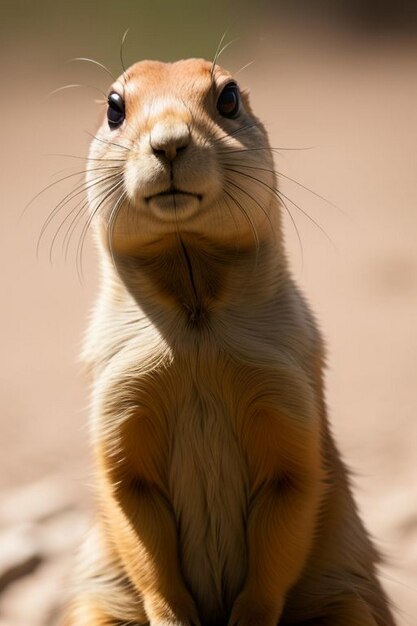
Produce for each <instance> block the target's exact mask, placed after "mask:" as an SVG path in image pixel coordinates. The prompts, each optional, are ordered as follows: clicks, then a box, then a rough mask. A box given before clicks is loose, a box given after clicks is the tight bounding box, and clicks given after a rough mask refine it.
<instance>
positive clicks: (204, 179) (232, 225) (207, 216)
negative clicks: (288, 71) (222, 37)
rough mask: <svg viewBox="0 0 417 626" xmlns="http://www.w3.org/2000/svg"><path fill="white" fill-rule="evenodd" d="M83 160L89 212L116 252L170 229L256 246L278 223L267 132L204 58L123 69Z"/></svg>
mask: <svg viewBox="0 0 417 626" xmlns="http://www.w3.org/2000/svg"><path fill="white" fill-rule="evenodd" d="M89 159H90V161H89V164H90V165H89V172H88V175H87V177H88V185H89V192H88V193H89V204H90V209H91V211H92V213H93V214H94V218H96V217H97V219H94V221H95V223H96V224H98V228H99V233H100V234H101V239H102V241H105V240H106V239H107V243H106V245H108V246H110V247H111V249H112V252H114V253H116V254H117V253H128V254H131V253H134V251H135V249H138V248H140V247H141V246H143V245H146V244H147V243H152V242H154V241H157V240H160V239H161V238H163V237H164V236H165V235H173V234H175V233H178V232H181V233H185V234H187V235H192V236H194V235H196V236H199V237H204V238H208V239H210V240H214V241H216V242H218V243H220V244H224V243H228V242H233V243H234V244H236V242H237V243H239V244H245V245H250V244H251V243H252V244H253V245H257V243H258V242H259V240H260V239H262V238H265V237H268V236H269V237H271V225H272V223H276V220H277V219H279V217H278V215H277V214H278V213H279V209H278V207H277V202H276V196H275V195H274V188H275V185H276V180H275V175H274V171H273V170H274V166H273V158H272V154H271V150H270V147H269V143H268V138H267V135H266V132H265V130H264V128H263V126H262V124H261V123H260V122H259V120H258V119H257V118H256V117H255V116H254V115H253V113H252V111H251V108H250V105H249V98H248V95H247V94H246V93H245V92H244V91H241V90H240V88H239V86H238V84H237V81H236V80H235V79H234V78H233V76H231V74H229V73H228V72H227V71H226V70H224V69H222V68H220V67H219V66H218V65H214V66H213V64H212V63H211V62H208V61H205V60H201V59H188V60H183V61H178V62H176V63H161V62H157V61H141V62H139V63H136V64H135V65H133V66H132V67H130V68H129V69H128V70H127V71H126V72H125V73H124V74H123V75H122V76H121V77H120V78H119V79H118V80H117V81H116V82H115V83H114V84H113V85H112V86H111V88H110V90H109V95H108V108H107V113H106V116H105V118H104V120H103V123H102V125H101V127H100V129H99V131H98V133H97V135H96V137H95V138H94V140H93V142H92V145H91V149H90V155H89Z"/></svg>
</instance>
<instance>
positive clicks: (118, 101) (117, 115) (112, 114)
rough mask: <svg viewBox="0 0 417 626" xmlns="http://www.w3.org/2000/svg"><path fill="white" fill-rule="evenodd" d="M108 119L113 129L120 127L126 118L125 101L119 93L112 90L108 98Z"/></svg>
mask: <svg viewBox="0 0 417 626" xmlns="http://www.w3.org/2000/svg"><path fill="white" fill-rule="evenodd" d="M107 104H108V105H109V106H108V109H107V121H108V122H109V126H110V128H111V130H113V129H114V128H118V127H119V126H120V125H121V124H123V121H124V119H125V103H124V100H123V98H122V96H120V95H119V94H118V93H116V92H115V91H112V92H111V94H110V95H109V97H108V99H107Z"/></svg>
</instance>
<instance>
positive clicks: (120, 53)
mask: <svg viewBox="0 0 417 626" xmlns="http://www.w3.org/2000/svg"><path fill="white" fill-rule="evenodd" d="M128 32H129V28H126V30H125V32H124V33H123V37H122V41H121V44H120V51H119V57H120V63H121V65H122V69H123V82H124V85H123V94H124V87H125V86H126V73H127V72H126V67H125V63H124V59H123V46H124V43H125V41H126V37H127V33H128Z"/></svg>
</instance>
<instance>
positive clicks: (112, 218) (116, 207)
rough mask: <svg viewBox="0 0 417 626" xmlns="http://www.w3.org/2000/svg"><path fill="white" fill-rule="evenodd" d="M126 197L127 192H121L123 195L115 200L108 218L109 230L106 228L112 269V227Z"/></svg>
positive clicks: (113, 259) (114, 263)
mask: <svg viewBox="0 0 417 626" xmlns="http://www.w3.org/2000/svg"><path fill="white" fill-rule="evenodd" d="M126 197H127V191H126V190H125V191H123V193H122V194H121V195H120V197H119V199H118V200H117V202H116V204H115V205H114V207H113V208H112V210H111V213H110V218H109V228H108V243H109V250H110V255H111V258H112V261H113V265H114V267H116V269H117V266H116V262H115V258H114V250H113V230H114V226H115V225H116V220H117V216H118V214H119V211H120V208H121V206H122V202H124V200H125V199H126ZM129 206H130V203H129V204H128V207H129Z"/></svg>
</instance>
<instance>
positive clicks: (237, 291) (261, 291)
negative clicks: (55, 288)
mask: <svg viewBox="0 0 417 626" xmlns="http://www.w3.org/2000/svg"><path fill="white" fill-rule="evenodd" d="M277 247H279V246H277V243H276V242H275V241H274V239H273V237H272V236H270V237H269V238H268V239H264V240H263V241H259V242H256V244H255V243H254V242H250V243H245V244H243V245H239V244H238V243H237V242H233V243H232V244H225V243H221V244H219V243H217V242H213V241H210V240H208V239H207V238H204V237H200V236H196V235H190V234H187V233H181V234H178V233H173V234H169V235H166V236H164V237H161V238H160V239H158V240H156V241H154V242H151V243H148V244H147V245H146V246H142V247H141V248H140V249H139V250H138V251H137V253H135V254H129V255H117V256H115V257H114V258H113V261H114V263H115V266H113V264H112V262H110V261H109V259H108V257H107V255H103V259H102V260H103V264H104V267H105V271H104V275H105V281H109V280H110V283H111V285H112V287H111V289H110V297H111V298H116V300H120V297H121V294H122V293H123V291H124V290H126V291H127V292H128V293H129V294H130V296H133V298H134V300H135V301H136V302H137V304H138V305H139V307H140V308H141V309H142V310H143V312H144V313H145V315H146V316H147V317H148V318H149V319H150V321H151V322H153V323H154V324H156V325H157V326H161V325H162V326H164V327H166V328H168V327H170V326H171V327H172V332H178V330H179V327H178V324H180V325H183V326H184V330H189V331H196V330H200V331H201V330H203V329H204V328H207V327H210V325H211V324H212V322H213V320H214V319H221V318H224V316H225V315H228V316H230V315H231V316H232V317H233V318H234V319H235V323H236V324H238V320H239V319H240V320H242V321H243V320H246V319H249V318H251V319H252V323H253V322H254V321H255V319H254V318H255V315H254V311H258V312H259V311H260V310H265V309H270V308H271V306H273V301H274V300H275V298H276V295H277V293H278V292H279V291H280V289H282V286H283V284H284V283H285V281H286V279H287V278H288V274H287V267H286V260H285V257H284V256H283V254H282V250H281V251H280V250H279V249H278V250H277ZM255 323H256V322H255ZM172 324H174V326H172Z"/></svg>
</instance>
